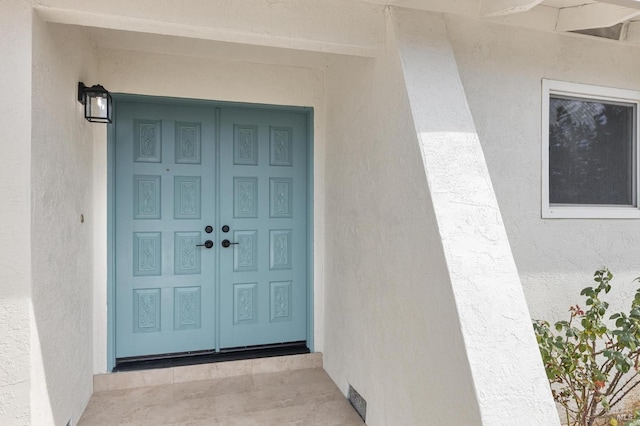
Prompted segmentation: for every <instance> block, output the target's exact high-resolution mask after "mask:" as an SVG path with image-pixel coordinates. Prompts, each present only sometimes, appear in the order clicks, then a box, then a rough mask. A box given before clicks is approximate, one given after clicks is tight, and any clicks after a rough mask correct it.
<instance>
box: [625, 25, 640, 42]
mask: <svg viewBox="0 0 640 426" xmlns="http://www.w3.org/2000/svg"><path fill="white" fill-rule="evenodd" d="M625 40H626V41H628V42H629V43H640V21H635V22H629V26H628V27H627V37H626V38H625Z"/></svg>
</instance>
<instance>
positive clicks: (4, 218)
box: [0, 0, 31, 426]
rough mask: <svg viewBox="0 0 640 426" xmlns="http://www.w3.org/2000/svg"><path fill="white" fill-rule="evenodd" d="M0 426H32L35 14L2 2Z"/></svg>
mask: <svg viewBox="0 0 640 426" xmlns="http://www.w3.org/2000/svg"><path fill="white" fill-rule="evenodd" d="M0 29H1V32H2V37H0V55H2V59H1V60H0V76H1V77H0V93H2V100H3V101H2V102H0V132H1V134H2V138H1V142H0V158H3V159H4V163H3V166H2V167H0V200H1V201H0V206H1V207H0V424H2V425H7V426H13V425H16V426H17V425H28V424H29V390H30V387H31V384H30V372H29V369H30V360H29V353H30V351H31V348H30V340H29V339H30V325H29V312H30V309H31V308H30V300H29V298H30V294H31V264H30V258H29V256H30V255H29V252H30V249H31V241H30V233H31V230H30V227H31V226H30V217H29V216H30V204H31V202H30V187H29V181H30V171H31V168H30V155H31V153H30V151H31V143H30V141H31V74H30V72H29V70H30V69H31V8H30V7H29V4H28V3H26V2H24V1H22V0H0Z"/></svg>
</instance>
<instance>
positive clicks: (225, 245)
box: [222, 240, 240, 248]
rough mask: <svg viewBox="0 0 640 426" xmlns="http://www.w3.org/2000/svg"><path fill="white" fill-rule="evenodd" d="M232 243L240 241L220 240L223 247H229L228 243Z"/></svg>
mask: <svg viewBox="0 0 640 426" xmlns="http://www.w3.org/2000/svg"><path fill="white" fill-rule="evenodd" d="M232 244H240V243H232V242H231V241H229V240H222V247H224V248H227V247H229V246H230V245H232Z"/></svg>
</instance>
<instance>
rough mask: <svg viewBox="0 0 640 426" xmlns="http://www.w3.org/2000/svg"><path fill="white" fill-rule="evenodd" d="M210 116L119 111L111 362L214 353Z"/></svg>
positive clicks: (140, 107) (132, 106) (169, 108)
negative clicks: (208, 243)
mask: <svg viewBox="0 0 640 426" xmlns="http://www.w3.org/2000/svg"><path fill="white" fill-rule="evenodd" d="M214 114H215V113H214V109H212V108H209V109H205V108H199V107H197V106H189V105H182V106H181V105H177V106H176V105H161V104H160V105H158V104H147V103H136V102H119V103H118V105H117V110H116V179H115V181H116V190H115V193H116V199H115V203H116V208H115V211H116V215H115V216H116V217H115V228H116V245H115V249H116V250H115V251H116V307H115V309H116V310H117V312H116V316H115V317H116V333H115V335H116V358H124V357H132V356H144V355H151V354H167V353H176V352H187V351H197V350H213V349H215V343H216V336H215V330H216V324H215V320H216V312H215V287H214V280H215V274H216V266H215V265H216V255H215V251H216V250H218V248H217V247H216V244H214V245H213V247H212V248H209V249H208V248H206V247H204V246H198V244H203V243H204V242H205V241H206V240H211V241H213V242H214V243H215V242H216V241H217V238H216V237H217V235H216V234H217V232H218V230H217V229H215V224H216V217H215V212H216V205H215V203H216V197H217V196H216V193H215V188H216V181H215V179H216V169H215V168H216V158H215V154H216V153H215V146H216V143H215V137H216V128H215V117H214ZM209 225H210V226H213V231H212V232H211V233H207V232H206V231H205V229H206V227H207V226H209Z"/></svg>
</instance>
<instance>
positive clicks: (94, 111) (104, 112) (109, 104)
mask: <svg viewBox="0 0 640 426" xmlns="http://www.w3.org/2000/svg"><path fill="white" fill-rule="evenodd" d="M78 102H80V103H81V104H82V105H84V118H86V119H87V121H91V122H92V123H111V122H112V121H113V99H112V98H111V93H109V91H108V90H107V89H105V88H104V87H103V86H101V85H100V84H96V85H94V86H91V87H87V86H85V85H84V83H83V82H79V83H78Z"/></svg>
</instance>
